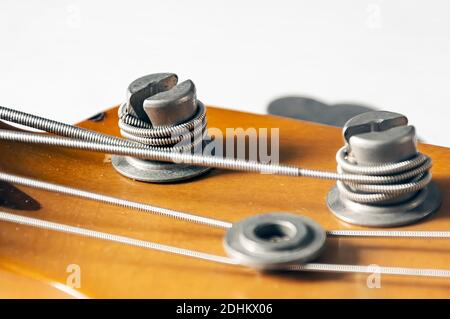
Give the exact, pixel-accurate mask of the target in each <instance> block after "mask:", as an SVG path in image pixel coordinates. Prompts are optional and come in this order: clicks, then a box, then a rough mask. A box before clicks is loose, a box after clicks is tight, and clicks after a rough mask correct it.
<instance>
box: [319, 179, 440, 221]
mask: <svg viewBox="0 0 450 319" xmlns="http://www.w3.org/2000/svg"><path fill="white" fill-rule="evenodd" d="M327 205H328V208H329V209H330V211H331V212H332V213H333V215H335V216H336V217H337V218H339V219H341V220H343V221H345V222H347V223H350V224H354V225H360V226H367V227H397V226H404V225H409V224H414V223H416V222H418V221H420V220H422V219H424V218H426V217H428V216H429V215H431V214H433V213H434V212H435V211H436V210H437V209H438V208H439V206H440V205H441V194H440V192H439V189H438V187H437V185H436V184H435V183H434V182H431V183H430V184H429V185H428V186H427V187H425V188H424V189H422V190H420V191H419V192H418V194H416V195H415V196H414V197H413V198H411V199H409V200H407V201H404V202H402V203H398V204H393V205H366V204H361V203H355V202H352V201H351V200H349V199H347V198H343V197H342V196H340V194H339V190H338V188H337V187H333V188H332V189H331V191H330V192H329V193H328V196H327Z"/></svg>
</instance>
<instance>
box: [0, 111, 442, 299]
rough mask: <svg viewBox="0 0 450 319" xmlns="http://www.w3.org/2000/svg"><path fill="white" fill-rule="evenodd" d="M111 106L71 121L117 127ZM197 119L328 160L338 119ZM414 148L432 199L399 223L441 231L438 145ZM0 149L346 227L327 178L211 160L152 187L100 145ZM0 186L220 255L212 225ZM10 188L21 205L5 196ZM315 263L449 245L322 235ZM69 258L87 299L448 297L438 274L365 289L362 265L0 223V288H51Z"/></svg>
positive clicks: (437, 263) (107, 189)
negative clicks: (284, 265)
mask: <svg viewBox="0 0 450 319" xmlns="http://www.w3.org/2000/svg"><path fill="white" fill-rule="evenodd" d="M116 114H117V112H116V109H112V110H109V111H108V112H107V113H106V117H105V118H104V119H102V120H101V121H98V122H93V121H84V122H82V123H80V126H82V127H86V128H89V129H93V130H96V131H101V132H105V133H109V134H115V135H118V128H117V115H116ZM208 119H209V126H210V127H216V128H220V129H221V130H225V129H226V128H228V127H232V128H235V127H242V128H248V127H266V128H271V127H278V128H280V144H281V146H280V148H281V156H280V159H281V162H282V163H286V164H295V165H299V166H302V167H307V168H317V169H326V170H335V166H336V163H335V160H334V157H335V153H336V150H337V149H338V148H339V147H340V146H341V145H342V138H341V133H340V130H339V129H336V128H332V127H326V126H319V125H313V124H309V123H306V122H300V121H295V120H290V119H283V118H278V117H272V116H262V115H255V114H248V113H241V112H235V111H229V110H224V109H219V108H213V107H210V108H208ZM420 150H421V151H422V152H424V153H426V154H428V155H430V156H431V157H432V158H433V161H434V166H433V176H434V180H435V181H436V182H437V183H438V184H439V187H440V189H441V192H442V193H443V198H444V201H443V205H442V206H441V208H440V210H439V211H438V213H437V214H435V215H434V216H433V217H431V218H429V219H427V220H426V221H423V222H421V223H419V224H416V225H413V226H408V227H403V228H402V229H404V230H450V210H449V201H448V198H449V196H450V149H447V148H443V147H437V146H431V145H420ZM0 154H1V157H0V168H1V170H2V171H6V172H11V173H15V174H20V175H25V176H31V177H34V178H38V179H42V180H46V181H51V182H55V183H60V184H64V185H69V186H73V187H78V188H82V189H86V190H90V191H95V192H101V193H104V194H109V195H114V196H119V197H123V198H127V199H132V200H138V201H144V202H147V203H151V204H155V205H159V206H162V207H168V208H172V209H178V210H182V211H187V212H194V213H197V214H200V215H205V216H211V217H217V218H220V219H224V220H229V221H237V220H240V219H242V218H245V217H248V216H251V215H254V214H259V213H264V212H271V211H289V212H293V213H297V214H302V215H306V216H309V217H311V218H313V219H315V220H316V221H318V222H319V223H320V224H322V225H323V227H324V228H326V229H356V228H358V227H354V226H350V225H348V224H345V223H343V222H341V221H339V220H337V219H336V218H335V217H333V216H332V215H331V213H330V212H329V211H328V209H327V207H326V203H325V196H326V194H327V192H328V190H329V189H330V187H331V186H332V185H333V182H331V181H322V180H315V179H306V178H290V177H281V176H270V175H269V176H268V175H259V174H250V173H241V172H231V171H223V170H214V171H212V172H211V173H210V174H208V175H206V176H204V177H202V178H198V179H195V180H192V181H189V182H184V183H175V184H167V185H158V184H147V183H140V182H135V181H132V180H130V179H127V178H125V177H123V176H121V175H119V174H118V173H116V172H115V171H114V169H113V168H112V167H111V164H110V162H109V157H108V156H105V155H104V154H100V153H92V152H84V151H75V150H67V149H56V148H52V147H43V146H35V145H24V144H14V143H9V142H1V143H0ZM2 187H3V189H5V187H9V186H5V185H3V186H2ZM5 192H6V193H5ZM8 193H11V194H12V193H14V196H10V203H9V205H6V204H4V203H3V204H4V206H5V207H2V208H1V209H3V210H5V211H8V212H14V213H17V214H21V215H26V216H32V217H36V218H42V219H45V220H50V221H56V222H62V223H67V224H70V225H79V226H83V227H87V228H91V229H96V230H101V231H105V232H111V233H116V234H121V235H126V236H131V237H135V238H140V239H145V240H151V241H155V242H159V243H164V244H169V245H175V246H179V247H184V248H190V249H196V250H201V251H205V252H210V253H216V254H224V252H223V249H222V238H223V234H224V232H223V231H221V230H216V229H210V228H207V227H204V226H199V225H192V224H189V223H186V222H180V221H174V220H170V219H166V218H161V217H156V216H153V215H148V214H144V213H138V212H135V211H131V210H126V209H121V208H117V207H112V206H109V205H105V204H100V203H97V202H93V201H87V200H81V199H78V198H72V197H68V196H64V195H58V194H54V193H49V192H44V191H40V190H35V189H30V188H26V187H17V189H14V188H8V189H6V190H5V191H3V193H2V196H8V195H7V194H8ZM21 196H22V197H21ZM20 198H25V199H28V203H30V205H28V206H27V205H23V203H19V204H20V205H19V204H18V205H16V206H14V203H13V205H11V201H17V200H19V201H20ZM16 204H17V203H16ZM319 261H320V262H331V263H343V264H360V265H368V264H378V265H387V266H406V267H425V268H446V269H450V246H449V241H448V240H410V239H330V240H329V242H328V248H327V250H326V252H325V254H324V256H323V257H322V258H321V259H320V260H319ZM69 264H77V265H79V266H80V267H81V288H80V290H79V291H80V292H81V293H82V294H85V295H87V296H89V297H160V298H166V297H188V298H198V297H212V298H216V297H230V298H241V297H253V298H266V297H274V298H285V297H291V298H309V297H313V298H314V297H319V298H324V297H358V298H367V297H425V298H427V297H437V298H439V297H447V298H448V297H450V280H448V279H426V278H409V277H399V276H382V281H381V284H382V287H381V288H380V289H370V288H368V287H367V285H366V278H367V276H366V275H353V274H346V275H337V274H318V273H316V274H313V273H296V274H285V275H281V274H277V275H275V274H262V273H257V272H254V271H252V270H247V269H241V268H235V267H232V266H225V265H219V264H214V263H210V262H205V261H200V260H194V259H190V258H186V257H180V256H173V255H169V254H166V253H160V252H154V251H148V250H143V249H139V248H132V247H127V246H123V245H119V244H114V243H109V242H104V241H100V240H95V239H86V238H81V237H77V236H73V235H67V234H60V233H55V232H53V231H44V230H38V229H33V228H30V227H25V226H18V225H15V224H11V223H6V222H0V296H1V297H5V296H6V297H8V296H9V297H30V296H35V297H58V296H61V295H60V294H59V293H55V291H54V289H52V287H54V283H55V282H59V283H65V282H66V278H67V275H68V273H66V268H67V265H69ZM7 277H8V278H7ZM13 277H14V278H16V279H11V278H13ZM5 278H6V279H5ZM17 278H21V279H17ZM19 286H20V289H19V290H18V289H17V288H18V287H19ZM61 294H62V292H61Z"/></svg>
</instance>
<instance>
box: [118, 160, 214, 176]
mask: <svg viewBox="0 0 450 319" xmlns="http://www.w3.org/2000/svg"><path fill="white" fill-rule="evenodd" d="M111 162H112V165H113V167H114V168H115V169H116V171H118V172H119V173H120V174H122V175H124V176H126V177H129V178H131V179H134V180H136V181H141V182H152V183H172V182H179V181H184V180H188V179H191V178H195V177H197V176H200V175H203V174H205V173H207V172H209V171H210V170H211V167H200V166H191V165H186V164H177V163H165V162H159V161H150V160H143V159H139V158H134V157H129V156H120V155H113V156H112V159H111Z"/></svg>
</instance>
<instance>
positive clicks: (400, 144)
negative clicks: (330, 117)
mask: <svg viewBox="0 0 450 319" xmlns="http://www.w3.org/2000/svg"><path fill="white" fill-rule="evenodd" d="M343 136H344V141H345V146H344V147H343V148H342V149H340V150H339V151H338V153H337V155H336V159H337V162H338V173H341V174H355V175H360V176H361V178H360V181H359V182H354V181H353V182H348V181H345V180H338V181H337V183H336V187H334V188H333V189H332V190H331V191H330V192H329V194H328V197H327V203H328V207H329V208H330V210H331V211H332V212H333V214H334V215H336V216H337V217H338V218H340V219H342V220H344V221H346V222H349V223H352V224H357V225H362V226H378V227H390V226H400V225H406V224H411V223H414V222H417V221H418V220H420V219H422V218H425V217H427V216H429V215H430V214H431V213H433V212H434V211H436V210H437V208H438V207H439V205H440V202H441V198H440V194H439V190H438V188H437V186H436V184H435V183H433V182H431V173H430V172H429V169H430V168H431V160H430V159H429V158H428V157H426V156H425V155H423V154H420V153H418V151H417V148H416V143H417V142H416V133H415V129H414V127H413V126H411V125H408V119H407V118H406V117H405V116H403V115H401V114H398V113H393V112H386V111H375V112H367V113H363V114H360V115H358V116H355V117H354V118H352V119H350V120H349V121H348V122H347V123H346V124H345V126H344V128H343Z"/></svg>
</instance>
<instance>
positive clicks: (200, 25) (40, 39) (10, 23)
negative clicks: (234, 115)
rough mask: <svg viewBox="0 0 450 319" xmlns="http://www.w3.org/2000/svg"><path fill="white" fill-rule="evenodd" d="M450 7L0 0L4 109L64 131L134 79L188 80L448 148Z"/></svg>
mask: <svg viewBox="0 0 450 319" xmlns="http://www.w3.org/2000/svg"><path fill="white" fill-rule="evenodd" d="M449 10H450V2H448V1H444V0H442V1H417V0H410V1H406V0H405V1H398V0H389V1H387V0H373V1H367V0H340V1H332V0H330V1H323V0H315V1H299V0H297V1H280V0H278V1H261V0H260V1H243V0H240V1H231V0H227V1H212V0H209V1H207V0H205V1H179V2H175V1H162V0H158V1H149V0H146V1H123V2H120V3H113V2H112V1H95V2H94V1H81V0H74V1H72V0H66V1H61V0H52V1H50V0H47V1H15V0H14V1H13V0H11V1H7V0H1V1H0V105H4V106H10V107H14V108H18V109H21V110H25V111H28V112H32V113H37V114H41V115H45V116H49V117H52V118H55V119H58V120H63V121H67V122H72V123H73V122H76V121H78V120H81V119H84V118H85V117H87V116H90V115H92V114H94V113H96V112H98V111H100V110H102V109H104V108H107V107H110V106H112V105H114V104H117V103H119V102H121V101H122V100H123V99H124V98H125V88H126V87H127V85H128V83H129V82H131V81H132V80H133V79H135V78H136V77H139V76H141V75H145V74H147V73H154V72H161V71H169V72H175V73H177V74H178V75H179V77H180V79H181V80H184V79H186V78H191V79H192V80H193V81H194V82H195V83H196V86H197V92H198V96H199V98H200V99H201V100H202V101H204V102H205V103H208V104H214V105H218V106H223V107H227V108H233V109H239V110H246V111H251V112H258V113H264V112H265V110H266V107H267V104H268V103H269V102H270V101H271V100H272V99H274V98H276V97H279V96H282V95H286V94H298V95H306V96H312V97H315V98H319V99H321V100H324V101H325V102H329V103H337V102H355V103H362V104H366V105H370V106H374V107H377V108H380V109H388V110H393V111H397V112H401V113H404V114H405V115H407V116H408V117H409V119H410V122H411V123H412V124H414V125H415V126H416V127H417V129H418V133H419V135H420V136H421V137H422V138H423V139H425V141H427V142H429V143H434V144H439V145H446V146H450V134H449V132H450V129H449V127H450V123H449V121H450V116H449V115H450V111H449V102H450V89H449V83H450V18H449Z"/></svg>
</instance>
